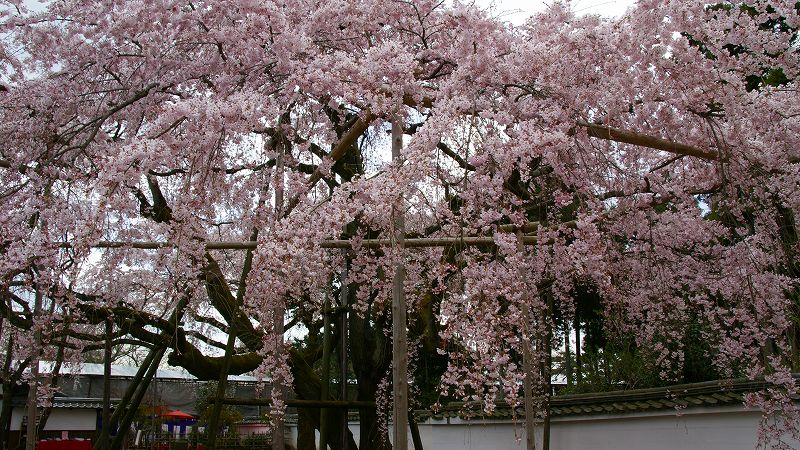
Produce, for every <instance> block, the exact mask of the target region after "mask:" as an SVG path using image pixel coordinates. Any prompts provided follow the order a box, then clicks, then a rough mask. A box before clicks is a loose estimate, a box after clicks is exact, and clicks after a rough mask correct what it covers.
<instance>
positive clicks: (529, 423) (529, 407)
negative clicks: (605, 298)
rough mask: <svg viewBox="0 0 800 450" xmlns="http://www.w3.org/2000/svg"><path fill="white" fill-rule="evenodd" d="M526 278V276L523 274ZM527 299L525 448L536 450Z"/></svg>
mask: <svg viewBox="0 0 800 450" xmlns="http://www.w3.org/2000/svg"><path fill="white" fill-rule="evenodd" d="M517 250H518V251H519V252H520V254H522V255H524V254H525V246H524V243H523V242H522V232H521V231H518V232H517ZM521 276H525V274H521ZM527 300H528V299H527V298H523V299H522V320H523V325H522V370H523V371H524V372H525V378H524V379H523V382H522V388H523V389H525V393H524V394H523V396H522V400H523V402H524V403H525V446H526V449H527V450H536V409H535V408H534V407H533V354H532V352H531V346H532V345H533V340H532V339H531V330H530V327H531V311H530V307H529V306H528V303H527Z"/></svg>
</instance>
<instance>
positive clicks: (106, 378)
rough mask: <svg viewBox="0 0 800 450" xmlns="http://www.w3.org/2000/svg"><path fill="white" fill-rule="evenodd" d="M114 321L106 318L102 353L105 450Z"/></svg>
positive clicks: (105, 445) (102, 439)
mask: <svg viewBox="0 0 800 450" xmlns="http://www.w3.org/2000/svg"><path fill="white" fill-rule="evenodd" d="M113 332H114V322H113V321H112V320H111V317H109V318H107V319H106V347H105V352H104V353H103V419H102V428H101V429H100V438H99V439H98V440H99V443H100V446H101V447H100V448H102V449H103V450H107V449H108V448H109V447H108V438H109V436H111V352H112V350H113V348H112V347H113V346H112V339H113V337H114V336H113Z"/></svg>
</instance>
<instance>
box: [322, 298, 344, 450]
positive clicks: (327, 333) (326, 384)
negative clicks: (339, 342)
mask: <svg viewBox="0 0 800 450" xmlns="http://www.w3.org/2000/svg"><path fill="white" fill-rule="evenodd" d="M330 314H331V298H330V296H329V295H328V292H327V291H326V293H325V303H324V304H323V306H322V333H323V334H322V377H321V381H322V387H321V389H320V396H319V399H320V401H323V402H324V401H327V400H328V390H329V389H330V384H331V346H332V343H331V316H330ZM343 400H344V399H343ZM329 426H330V425H329V424H328V410H327V409H324V408H323V409H322V410H321V411H320V412H319V450H328V427H329Z"/></svg>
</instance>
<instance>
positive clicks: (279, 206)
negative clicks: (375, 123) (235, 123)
mask: <svg viewBox="0 0 800 450" xmlns="http://www.w3.org/2000/svg"><path fill="white" fill-rule="evenodd" d="M288 117H289V116H288V113H287V115H285V116H282V117H281V120H280V123H281V124H282V123H283V121H284V120H286V119H287V118H288ZM289 145H290V144H289V143H288V142H287V141H286V137H285V136H283V134H282V133H281V135H280V142H279V143H278V145H277V146H276V149H277V150H278V157H277V164H276V166H275V223H277V222H278V221H279V220H280V218H281V217H283V212H284V209H283V206H284V205H283V200H284V199H283V183H284V173H283V171H284V156H285V155H286V153H287V150H288V146H289ZM315 175H318V174H317V172H315ZM312 178H313V175H312ZM315 183H316V181H313V182H312V184H315ZM242 284H243V285H244V283H242ZM243 301H244V299H242V302H243ZM242 302H240V304H242ZM285 312H286V311H285V309H284V306H283V305H279V306H277V307H275V308H274V309H273V311H272V317H273V319H272V333H273V335H274V339H275V360H276V361H278V364H280V361H281V360H282V359H283V358H282V355H283V333H284V331H285V330H284V323H283V320H284V317H283V316H284V315H285ZM285 381H286V380H284V379H283V377H281V376H280V375H278V374H274V376H273V377H272V383H273V386H272V391H273V392H274V393H277V395H279V396H280V397H281V400H286V386H285V385H284V382H285ZM273 395H274V394H273ZM272 417H273V418H274V419H275V421H274V423H273V424H272V450H284V448H285V444H284V435H285V431H284V426H283V414H280V415H274V414H273V415H272Z"/></svg>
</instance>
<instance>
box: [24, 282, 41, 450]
mask: <svg viewBox="0 0 800 450" xmlns="http://www.w3.org/2000/svg"><path fill="white" fill-rule="evenodd" d="M42 297H43V294H42V291H41V288H39V287H37V288H36V294H35V296H34V300H33V317H34V318H36V317H40V316H41V314H42ZM41 346H42V332H41V330H34V332H33V349H32V350H33V352H34V353H33V357H32V358H31V380H30V382H29V383H28V386H30V387H29V390H28V403H27V415H28V428H27V433H26V436H25V450H36V429H37V428H38V426H37V424H38V417H37V415H38V413H39V410H38V408H37V406H38V405H37V397H38V396H39V393H38V390H39V355H40V354H41V351H42V349H41Z"/></svg>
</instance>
